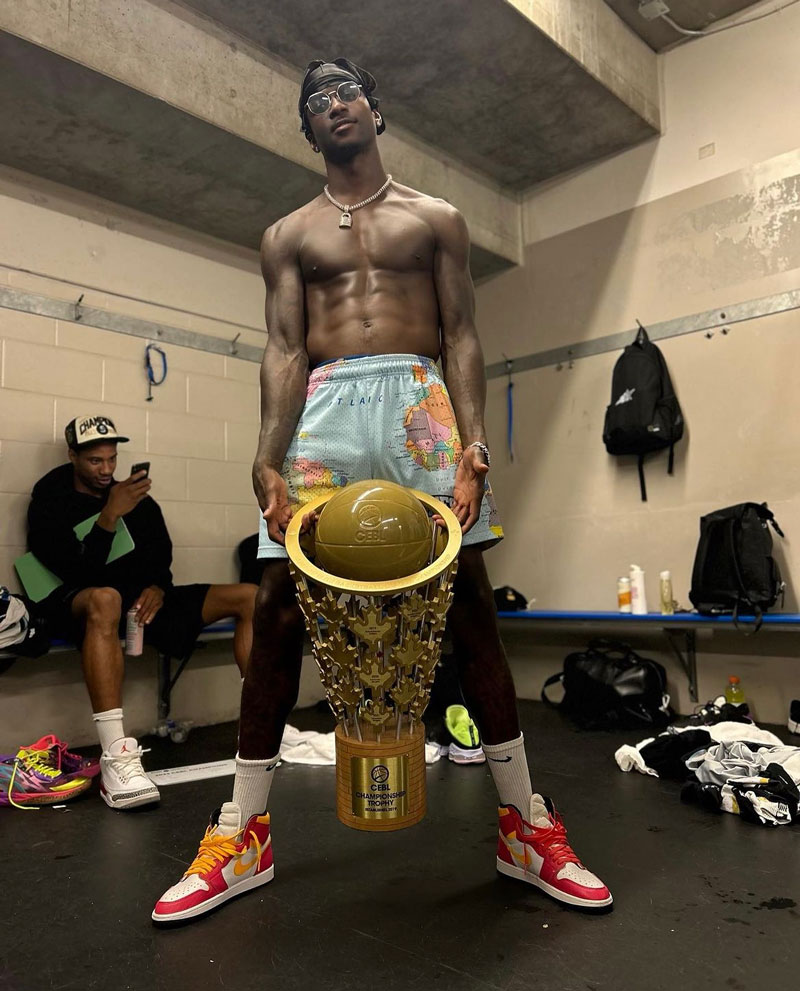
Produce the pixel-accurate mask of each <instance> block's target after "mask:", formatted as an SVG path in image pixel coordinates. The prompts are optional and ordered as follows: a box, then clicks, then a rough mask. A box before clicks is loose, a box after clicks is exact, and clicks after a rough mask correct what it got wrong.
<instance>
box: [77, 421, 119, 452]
mask: <svg viewBox="0 0 800 991" xmlns="http://www.w3.org/2000/svg"><path fill="white" fill-rule="evenodd" d="M64 436H65V437H66V439H67V447H70V448H72V450H73V451H77V450H78V449H79V448H81V447H86V445H87V444H102V443H117V442H119V443H120V444H125V443H127V442H128V441H129V440H130V438H129V437H123V436H122V435H121V434H118V433H117V428H116V427H115V426H114V421H113V420H112V419H111V417H110V416H102V415H99V414H98V415H95V416H76V417H75V419H74V420H70V421H69V423H68V424H67V426H66V428H65V429H64Z"/></svg>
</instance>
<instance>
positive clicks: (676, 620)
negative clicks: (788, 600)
mask: <svg viewBox="0 0 800 991" xmlns="http://www.w3.org/2000/svg"><path fill="white" fill-rule="evenodd" d="M497 615H498V619H499V620H500V629H501V632H502V630H503V628H504V627H505V628H506V629H508V630H512V629H517V630H518V629H519V628H520V626H523V628H525V627H530V628H531V629H533V628H534V627H541V628H551V629H552V628H562V629H563V628H565V627H568V628H570V629H575V628H578V629H581V628H584V629H587V630H592V631H600V632H605V633H607V632H613V633H614V635H615V636H624V633H625V631H634V630H637V631H639V632H642V631H648V630H660V631H661V632H663V633H664V635H665V636H666V638H667V640H668V641H669V644H670V646H671V648H672V650H673V652H674V653H675V656H676V657H677V659H678V661H679V662H680V665H681V667H682V668H683V670H684V672H685V674H686V677H687V680H688V682H689V695H690V697H691V699H692V701H693V702H698V701H699V699H698V697H697V632H698V630H703V629H705V630H734V629H736V624H735V623H734V621H733V617H732V616H701V615H700V614H699V613H694V612H682V613H675V614H674V615H672V616H664V615H662V614H661V613H655V612H649V613H646V614H645V615H643V616H634V615H632V614H630V613H620V612H593V611H587V612H575V611H569V610H564V611H561V610H552V609H533V610H523V611H519V612H499V613H498V614H497ZM754 622H755V618H754V617H753V616H740V617H739V620H738V623H739V626H740V628H742V629H744V630H746V627H747V626H748V624H749V625H752V624H753V623H754ZM763 626H764V629H765V630H783V631H787V630H788V631H791V630H794V631H798V630H800V614H798V613H767V614H765V615H764V617H763Z"/></svg>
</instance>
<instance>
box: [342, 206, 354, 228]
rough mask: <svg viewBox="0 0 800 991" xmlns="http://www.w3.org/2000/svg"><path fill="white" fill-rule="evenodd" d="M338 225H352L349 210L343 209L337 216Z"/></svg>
mask: <svg viewBox="0 0 800 991" xmlns="http://www.w3.org/2000/svg"><path fill="white" fill-rule="evenodd" d="M339 226H340V227H352V226H353V216H352V214H351V213H350V211H349V210H344V211H343V212H342V215H341V217H340V218H339Z"/></svg>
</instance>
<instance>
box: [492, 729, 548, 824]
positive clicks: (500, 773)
mask: <svg viewBox="0 0 800 991" xmlns="http://www.w3.org/2000/svg"><path fill="white" fill-rule="evenodd" d="M483 752H484V753H485V754H486V757H487V759H488V762H489V770H490V771H491V772H492V778H493V780H494V784H495V787H496V788H497V794H498V795H499V797H500V804H501V805H515V806H516V807H517V808H518V809H519V811H520V813H521V814H522V817H523V819H527V820H528V822H530V823H531V825H532V826H536V825H549V819H548V818H547V809H546V808H545V805H544V802H543V801H542V799H541V796H540V795H536V796H535V800H534V802H531V796H532V794H533V788H532V787H531V774H530V771H529V770H528V760H527V758H526V756H525V739H524V737H523V735H522V733H520V735H519V736H518V737H517V739H516V740H509V741H508V743H494V744H489V743H484V744H483ZM529 816H535V819H536V820H538V821H533V820H532V819H529V818H528V817H529Z"/></svg>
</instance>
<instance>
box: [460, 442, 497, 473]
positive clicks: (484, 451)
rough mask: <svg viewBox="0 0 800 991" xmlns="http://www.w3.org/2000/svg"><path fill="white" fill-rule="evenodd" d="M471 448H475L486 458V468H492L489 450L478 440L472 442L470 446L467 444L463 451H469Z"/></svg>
mask: <svg viewBox="0 0 800 991" xmlns="http://www.w3.org/2000/svg"><path fill="white" fill-rule="evenodd" d="M471 447H477V448H478V450H479V451H480V452H481V454H482V455H483V456H484V458H486V467H487V468H491V467H492V456H491V455H490V454H489V448H488V447H487V446H486V445H485V444H484V443H483V441H480V440H474V441H473V442H472V443H471V444H467V446H466V447H465V448H464V450H465V451H467V450H469V449H470V448H471Z"/></svg>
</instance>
